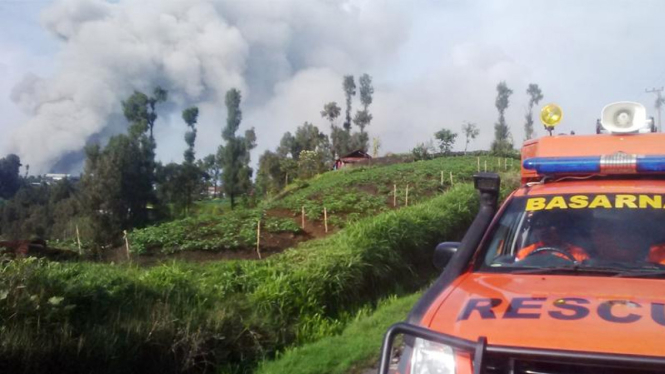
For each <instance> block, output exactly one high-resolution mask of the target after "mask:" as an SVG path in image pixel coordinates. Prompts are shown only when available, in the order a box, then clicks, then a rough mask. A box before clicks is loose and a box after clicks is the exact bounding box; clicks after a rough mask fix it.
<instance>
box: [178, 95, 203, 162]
mask: <svg viewBox="0 0 665 374" xmlns="http://www.w3.org/2000/svg"><path fill="white" fill-rule="evenodd" d="M198 117H199V108H197V107H191V108H187V109H185V110H183V111H182V119H183V120H184V121H185V123H186V124H187V127H189V129H190V130H189V131H187V132H186V133H185V142H186V143H187V149H186V150H185V155H184V156H185V163H186V164H189V165H193V164H194V160H195V159H196V157H195V154H194V143H195V142H196V122H197V120H198Z"/></svg>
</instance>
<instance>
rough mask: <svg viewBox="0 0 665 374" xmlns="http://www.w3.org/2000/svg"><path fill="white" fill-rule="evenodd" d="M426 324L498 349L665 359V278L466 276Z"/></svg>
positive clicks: (434, 307) (437, 304)
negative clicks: (562, 350)
mask: <svg viewBox="0 0 665 374" xmlns="http://www.w3.org/2000/svg"><path fill="white" fill-rule="evenodd" d="M423 323H424V324H425V325H427V326H428V327H429V328H430V329H433V330H435V331H438V332H442V333H445V334H450V335H454V336H458V337H461V338H465V339H468V340H472V341H476V340H478V338H479V337H481V336H484V337H486V338H487V343H488V344H495V345H507V346H518V347H531V348H545V349H564V350H574V351H588V352H604V353H624V354H636V355H647V356H664V355H665V280H658V279H630V278H610V277H589V276H570V275H566V276H562V275H531V274H530V275H516V274H489V273H470V274H467V275H466V276H463V277H462V278H460V279H458V281H457V282H455V283H454V284H453V285H451V286H450V287H449V288H448V289H447V290H446V291H444V292H443V293H442V294H441V295H440V296H439V298H438V300H437V301H435V303H434V304H433V305H432V307H431V308H430V310H429V312H428V313H427V314H426V315H425V318H424V319H423Z"/></svg>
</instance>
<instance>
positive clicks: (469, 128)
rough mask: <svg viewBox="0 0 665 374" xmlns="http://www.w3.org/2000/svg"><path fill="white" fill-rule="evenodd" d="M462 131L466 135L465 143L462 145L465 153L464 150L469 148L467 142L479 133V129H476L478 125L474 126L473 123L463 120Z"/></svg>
mask: <svg viewBox="0 0 665 374" xmlns="http://www.w3.org/2000/svg"><path fill="white" fill-rule="evenodd" d="M462 132H464V136H465V137H466V144H465V145H464V154H466V150H467V149H468V148H469V142H470V141H471V140H472V139H475V138H476V137H477V136H478V134H480V130H478V126H476V124H475V123H471V122H464V124H462Z"/></svg>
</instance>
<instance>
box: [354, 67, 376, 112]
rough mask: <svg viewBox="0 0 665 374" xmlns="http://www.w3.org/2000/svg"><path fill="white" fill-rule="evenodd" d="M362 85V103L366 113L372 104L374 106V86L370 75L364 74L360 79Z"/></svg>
mask: <svg viewBox="0 0 665 374" xmlns="http://www.w3.org/2000/svg"><path fill="white" fill-rule="evenodd" d="M358 83H359V84H360V102H361V103H362V105H363V108H364V110H365V111H367V108H368V107H369V105H370V104H372V96H373V95H374V87H373V86H372V77H370V76H369V74H363V75H362V76H360V79H358Z"/></svg>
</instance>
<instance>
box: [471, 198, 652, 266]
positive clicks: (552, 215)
mask: <svg viewBox="0 0 665 374" xmlns="http://www.w3.org/2000/svg"><path fill="white" fill-rule="evenodd" d="M664 204H665V196H663V195H650V194H644V195H640V194H575V195H541V196H527V197H518V198H513V199H512V201H510V202H509V205H508V206H507V208H506V209H505V210H504V213H503V214H502V216H501V217H500V218H499V219H498V220H497V221H496V223H495V225H494V227H493V228H491V230H490V235H489V236H488V237H487V238H486V239H485V243H484V244H483V246H482V247H481V248H482V251H483V252H482V254H483V256H482V258H483V263H482V264H481V266H480V269H481V270H491V271H511V270H516V269H524V268H548V267H566V266H570V267H575V268H584V267H588V268H603V269H610V270H611V269H616V270H626V269H635V270H644V271H650V270H653V271H664V270H665V230H664V229H665V209H663V205H664Z"/></svg>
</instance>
